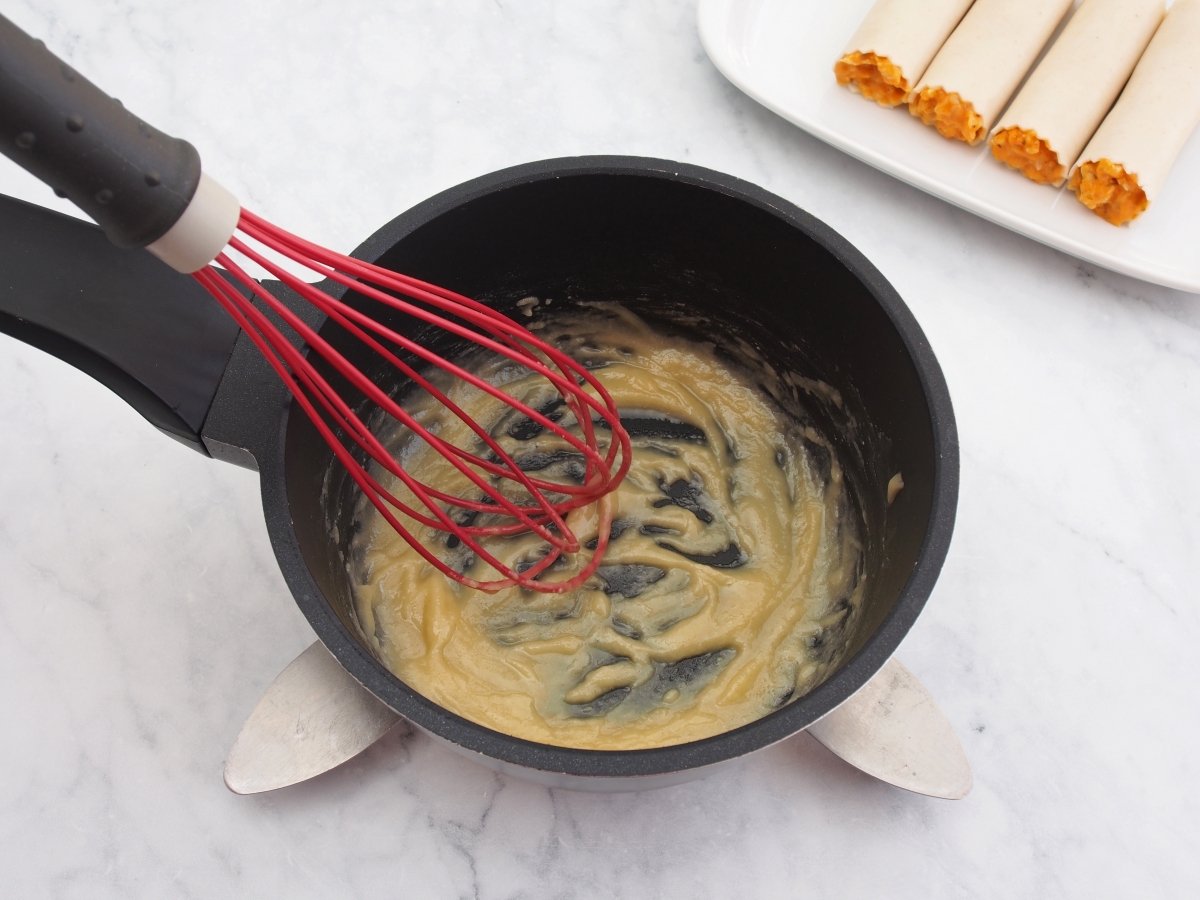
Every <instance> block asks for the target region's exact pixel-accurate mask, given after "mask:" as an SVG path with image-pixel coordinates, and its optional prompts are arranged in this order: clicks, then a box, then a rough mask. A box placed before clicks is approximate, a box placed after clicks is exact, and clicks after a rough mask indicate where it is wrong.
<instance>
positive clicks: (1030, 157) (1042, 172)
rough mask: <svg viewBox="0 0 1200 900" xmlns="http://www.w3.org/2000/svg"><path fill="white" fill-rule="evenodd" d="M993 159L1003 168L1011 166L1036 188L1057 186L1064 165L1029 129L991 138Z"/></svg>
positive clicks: (1014, 127) (1003, 133) (1008, 129)
mask: <svg viewBox="0 0 1200 900" xmlns="http://www.w3.org/2000/svg"><path fill="white" fill-rule="evenodd" d="M991 147H992V156H994V157H996V159H998V160H1000V162H1002V163H1004V164H1005V165H1006V166H1012V167H1013V168H1014V169H1016V170H1017V171H1018V172H1020V173H1021V174H1022V175H1024V176H1025V177H1026V178H1028V179H1029V180H1030V181H1036V182H1037V183H1038V184H1058V183H1059V182H1060V181H1062V179H1063V165H1062V163H1060V162H1059V161H1058V154H1057V153H1055V152H1054V151H1053V150H1051V149H1050V145H1049V144H1048V143H1047V142H1046V141H1044V140H1042V139H1041V138H1040V137H1038V136H1037V132H1036V131H1032V130H1031V129H1028V128H1017V127H1016V126H1013V127H1012V128H1005V129H1004V130H1003V131H1000V132H997V133H996V134H994V135H993V136H992V143H991Z"/></svg>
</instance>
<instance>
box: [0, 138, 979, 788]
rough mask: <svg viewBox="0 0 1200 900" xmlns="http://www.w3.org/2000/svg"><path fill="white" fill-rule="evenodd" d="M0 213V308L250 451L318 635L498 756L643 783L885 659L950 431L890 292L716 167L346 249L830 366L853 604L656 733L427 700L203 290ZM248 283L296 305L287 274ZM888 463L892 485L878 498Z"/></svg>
mask: <svg viewBox="0 0 1200 900" xmlns="http://www.w3.org/2000/svg"><path fill="white" fill-rule="evenodd" d="M0 233H2V239H0V258H2V259H3V272H4V279H3V281H2V282H0V330H2V331H4V332H6V333H8V334H10V335H13V336H15V337H17V338H20V339H21V340H24V341H26V342H28V343H30V344H33V345H35V346H38V347H40V348H42V349H44V350H46V351H48V352H50V353H53V354H54V355H56V356H58V357H60V358H61V359H64V360H66V361H67V362H70V363H72V364H73V365H75V366H77V367H79V368H80V369H82V370H84V371H85V372H87V373H88V374H90V375H92V376H93V377H95V378H97V379H99V380H100V381H102V382H103V383H105V384H106V385H108V386H109V387H110V388H112V389H113V390H114V391H116V392H117V393H118V394H120V395H121V396H122V397H123V398H124V399H126V400H127V401H128V402H129V403H130V405H132V406H133V407H134V408H135V409H137V410H138V411H139V412H140V413H142V415H144V416H145V417H146V418H147V419H148V420H149V421H150V422H151V423H153V424H154V425H155V426H157V427H158V428H159V429H161V430H162V431H163V432H165V433H167V434H169V435H171V436H172V437H174V438H176V439H178V440H180V441H183V442H185V443H187V444H189V445H190V446H192V447H194V448H195V449H196V450H198V451H199V452H201V453H204V454H207V455H210V456H212V457H213V458H215V459H221V460H226V461H229V462H233V463H236V464H238V465H242V466H246V467H249V468H254V469H257V470H258V471H259V473H260V475H261V480H262V496H263V507H264V511H265V514H266V520H267V526H268V530H269V533H270V536H271V542H272V544H273V546H274V549H275V554H276V556H277V558H278V560H279V566H280V568H281V570H282V571H283V575H284V577H285V578H286V580H287V583H288V585H289V587H290V588H291V590H292V592H293V594H294V595H295V598H296V602H297V604H299V606H300V608H301V610H303V612H304V614H305V616H307V617H308V620H309V622H311V623H312V626H313V628H314V630H315V631H316V632H317V634H318V635H319V637H320V639H321V640H322V641H323V642H324V643H325V645H326V646H327V647H328V648H329V650H330V651H331V652H332V653H333V655H334V656H335V657H336V658H337V659H338V660H339V661H340V662H341V664H342V665H343V666H345V668H346V669H347V670H348V671H349V672H350V673H351V674H352V675H353V676H354V677H355V678H356V679H358V680H359V681H360V682H361V683H362V684H363V685H364V686H365V687H367V688H368V689H369V690H370V691H371V692H373V693H374V694H375V695H376V696H378V697H379V698H380V699H382V700H383V701H384V702H385V703H387V705H388V706H390V707H391V708H393V709H394V710H395V711H396V712H397V713H399V714H400V715H402V716H404V717H405V718H407V719H409V720H410V721H412V722H413V723H415V724H417V725H418V726H420V727H421V728H423V729H425V730H426V731H428V732H430V733H432V734H434V735H436V736H438V737H440V738H442V739H444V740H445V741H447V742H448V743H450V744H451V745H453V746H455V747H457V748H460V749H462V750H464V751H466V752H468V753H469V754H471V755H474V756H477V757H478V758H480V759H482V760H483V761H484V762H485V763H486V764H488V765H491V766H493V767H495V768H498V769H501V770H507V771H512V772H514V773H516V774H519V775H522V776H524V777H532V778H534V779H536V780H540V781H543V782H545V783H550V784H558V785H566V786H573V787H595V786H597V785H601V786H609V787H630V786H637V787H642V786H647V787H648V786H652V785H657V784H662V783H669V782H671V781H674V780H681V779H683V778H685V777H689V776H691V775H692V774H695V773H696V772H697V770H700V769H702V768H705V767H708V766H712V765H714V764H717V763H720V762H723V761H726V760H730V759H733V758H736V757H739V756H741V755H742V754H745V753H748V752H750V751H753V750H757V749H759V748H761V747H765V746H767V745H769V744H772V743H774V742H776V741H778V740H781V739H783V738H786V737H788V736H789V735H792V734H795V733H796V732H798V731H800V730H802V729H804V728H806V727H807V726H808V725H810V724H812V723H813V722H815V721H816V720H817V719H818V718H820V717H821V716H823V715H824V714H825V713H827V712H829V711H830V710H831V709H833V708H834V707H835V706H837V705H838V704H839V703H841V702H842V701H843V700H845V699H846V698H848V697H849V696H850V695H851V694H852V693H854V691H856V690H857V689H858V688H859V687H861V686H862V685H863V684H865V683H866V682H867V681H868V680H869V679H870V678H871V676H872V675H873V674H874V673H875V672H876V671H877V670H878V669H879V667H880V666H881V665H882V664H883V663H884V662H885V661H886V660H887V658H888V657H889V656H890V655H891V653H892V652H893V651H894V650H895V649H896V647H897V645H898V644H899V643H900V640H901V639H902V638H903V637H904V635H905V633H906V632H907V631H908V629H909V628H910V627H911V626H912V624H913V622H914V620H915V619H916V617H917V614H918V613H919V612H920V610H921V608H922V606H923V605H924V603H925V601H926V598H927V597H928V596H929V593H930V591H931V589H932V588H933V585H934V582H935V580H936V578H937V574H938V571H939V569H940V568H941V565H942V561H943V559H944V557H945V554H946V551H947V548H948V546H949V542H950V534H951V530H952V527H953V523H954V514H955V503H956V499H957V491H958V443H957V435H956V431H955V425H954V417H953V413H952V410H951V405H950V399H949V395H948V393H947V390H946V385H945V383H944V381H943V378H942V375H941V371H940V369H939V367H938V364H937V362H936V360H935V358H934V355H933V353H932V351H931V350H930V348H929V345H928V343H927V342H926V340H925V337H924V335H923V334H922V333H921V330H920V328H919V327H918V325H917V323H916V321H915V320H914V319H913V317H912V315H911V314H910V312H909V311H908V309H907V308H906V307H905V305H904V303H903V302H902V301H901V299H900V298H899V296H897V294H896V292H895V290H893V288H892V287H891V286H890V285H889V284H888V283H887V281H886V280H885V279H884V278H883V277H882V276H881V275H880V274H879V272H878V271H876V269H875V268H874V267H873V266H872V265H871V264H870V263H869V262H868V261H867V260H866V259H865V258H864V257H863V256H862V255H861V254H860V253H858V252H857V251H856V250H855V249H854V248H853V247H851V246H850V245H849V244H848V243H847V242H846V241H845V240H844V239H842V238H841V237H840V236H839V235H837V234H836V233H835V232H833V231H832V230H831V229H830V228H829V227H827V226H826V225H824V224H822V223H821V222H819V221H817V220H816V219H814V218H813V217H811V216H809V215H808V214H806V213H804V212H802V211H801V210H799V209H797V208H796V207H795V206H793V205H791V204H789V203H787V202H785V201H784V200H781V199H780V198H778V197H775V196H772V195H771V194H769V193H767V192H765V191H763V190H760V189H758V188H756V187H754V186H752V185H749V184H747V183H745V182H742V181H739V180H737V179H735V178H731V177H729V176H725V175H721V174H718V173H715V172H711V171H707V170H705V169H700V168H696V167H694V166H685V165H680V164H676V163H670V162H664V161H660V160H651V159H637V158H627V157H584V158H577V159H558V160H550V161H545V162H536V163H531V164H528V165H523V166H518V167H516V168H512V169H507V170H505V171H502V172H498V173H496V174H492V175H487V176H484V177H482V178H479V179H476V180H474V181H471V182H468V183H466V184H463V185H460V186H459V187H456V188H453V189H451V190H449V191H446V192H444V193H442V194H439V195H438V196H436V197H434V198H432V199H430V200H427V201H426V202H424V203H422V204H420V205H419V206H417V207H416V208H414V209H412V210H410V211H409V212H407V213H405V214H403V215H401V216H399V217H398V218H396V219H395V220H393V221H392V222H389V223H388V224H387V225H385V226H384V227H383V228H381V229H380V230H379V231H378V232H376V233H375V234H374V235H373V236H372V237H370V238H369V239H368V240H367V241H366V242H365V243H364V244H363V245H362V246H361V247H359V248H358V250H357V251H355V254H354V255H355V256H358V257H360V258H362V259H366V260H370V261H373V262H377V263H380V264H382V265H384V266H387V267H389V268H393V269H396V270H398V271H401V272H404V273H406V274H410V275H414V276H418V277H421V278H424V279H427V280H429V281H431V282H434V283H437V284H442V285H445V286H447V287H450V288H453V289H454V290H457V291H461V292H463V293H465V294H468V295H472V296H476V297H478V298H480V299H482V300H484V301H486V302H489V303H492V304H495V305H496V306H498V307H500V308H502V309H504V310H505V311H511V312H517V308H516V302H517V301H518V300H520V299H521V298H523V297H527V296H529V295H535V296H538V297H544V298H555V299H556V300H557V301H559V302H561V303H570V302H574V301H595V302H607V301H614V300H616V301H622V302H624V303H626V304H627V305H629V306H631V307H633V308H634V309H635V310H637V311H639V312H640V313H642V314H643V315H644V316H645V317H646V318H648V319H649V320H651V321H654V322H660V323H662V325H663V327H664V328H683V327H685V326H684V325H683V324H681V323H682V322H683V321H684V320H687V321H690V322H692V323H693V324H692V325H691V326H688V327H692V328H698V329H699V330H701V331H702V332H703V333H705V334H707V335H708V336H709V337H710V338H712V339H713V340H714V341H715V342H716V344H717V346H718V349H720V348H722V347H726V346H732V345H733V343H735V342H736V343H737V344H738V346H742V347H745V346H750V347H753V348H754V349H755V350H756V352H757V353H759V354H760V355H761V356H762V357H763V358H764V359H765V360H766V361H767V363H768V365H769V367H770V368H772V369H773V370H774V371H775V372H776V373H791V374H793V375H796V376H799V377H800V378H799V379H791V380H792V381H793V382H794V383H796V384H805V383H809V382H805V381H803V380H802V379H811V380H813V381H819V382H823V383H826V384H828V385H831V386H832V387H834V388H836V389H837V391H838V400H839V403H840V404H841V408H837V409H835V408H834V406H835V404H833V403H831V402H826V401H828V399H829V398H828V397H826V398H825V400H822V399H821V397H818V396H816V395H814V396H811V397H809V398H807V399H808V401H809V408H810V409H811V411H812V413H813V415H814V416H816V417H817V418H818V419H823V420H824V421H823V422H822V423H821V424H823V425H824V426H825V427H826V429H827V430H828V431H829V432H830V433H833V434H835V435H836V436H837V438H836V439H837V442H838V443H839V445H840V449H841V451H842V456H843V457H844V461H845V462H846V464H847V466H848V468H849V470H850V474H851V484H852V488H853V491H854V494H855V500H856V504H857V505H858V507H859V508H860V510H861V513H862V516H863V518H864V519H865V523H866V533H867V536H868V540H867V544H868V552H867V555H866V558H867V570H868V571H867V575H868V579H869V581H868V584H869V586H870V588H869V594H868V603H867V608H866V615H865V622H864V624H863V627H862V628H860V630H859V632H858V635H857V637H856V638H855V640H854V643H853V645H852V647H851V652H850V653H849V654H848V655H847V658H846V661H845V663H844V664H843V665H842V666H841V667H840V668H839V669H838V670H837V671H836V672H835V673H834V674H833V675H832V676H831V677H830V678H829V679H828V680H827V681H826V682H825V683H824V684H822V685H821V686H820V687H818V688H817V689H816V690H814V691H812V692H811V693H810V694H808V695H807V696H805V697H802V698H800V699H798V700H796V701H794V702H792V703H790V704H788V705H786V706H783V707H781V708H780V709H778V710H776V711H775V712H773V713H771V714H770V715H768V716H766V717H765V718H763V719H760V720H759V721H757V722H754V723H752V724H749V725H746V726H744V727H741V728H738V729H736V730H734V731H730V732H728V733H726V734H723V735H720V736H717V737H714V738H710V739H707V740H703V741H697V742H695V743H691V744H685V745H680V746H675V747H667V748H662V749H654V750H640V751H591V750H573V749H563V748H559V747H552V746H546V745H541V744H535V743H531V742H528V741H523V740H518V739H516V738H513V737H510V736H508V735H504V734H500V733H497V732H494V731H491V730H489V729H486V728H483V727H481V726H478V725H475V724H473V723H472V722H469V721H466V720H464V719H462V718H460V717H458V716H456V715H454V714H453V713H450V712H448V711H447V710H445V709H443V708H441V707H440V706H438V705H436V704H434V703H432V702H430V701H429V700H426V699H425V698H424V697H422V696H420V695H418V694H417V693H415V692H414V691H413V690H411V689H410V688H409V687H408V686H407V685H405V684H404V683H403V682H402V681H400V680H399V679H397V678H396V677H395V676H393V675H392V674H390V673H389V672H388V671H387V670H386V669H385V668H384V667H383V666H382V665H381V664H380V663H379V662H378V661H377V660H376V659H375V657H374V656H373V655H372V653H371V651H370V650H369V649H368V647H367V645H366V644H365V643H364V641H363V640H362V638H361V637H360V634H359V631H358V627H357V625H356V623H355V618H354V613H353V603H352V596H351V584H350V578H351V576H350V575H349V574H348V572H347V566H346V554H347V541H348V540H349V537H350V535H351V534H352V528H353V522H352V521H351V519H352V510H353V507H354V502H353V499H354V498H353V495H352V487H353V486H352V484H350V482H349V479H346V478H343V477H340V476H339V473H338V471H337V470H336V469H334V468H332V467H331V454H330V452H329V451H328V449H327V448H326V445H325V444H324V443H323V442H322V441H321V440H320V439H319V437H318V436H317V434H316V432H315V430H314V429H313V428H312V427H311V425H310V424H309V422H308V421H307V419H305V418H304V416H303V415H301V414H299V413H297V414H296V415H293V414H292V409H291V406H290V402H289V398H288V396H287V394H286V392H285V390H284V389H283V387H282V386H281V385H280V383H279V382H278V381H277V380H276V378H275V376H274V375H273V374H272V373H271V372H270V370H269V369H268V368H267V367H266V365H265V364H264V363H263V362H262V361H261V360H260V359H259V357H258V356H257V355H256V352H255V350H254V349H253V347H252V346H251V345H250V344H249V342H248V341H247V340H246V339H245V338H244V337H242V336H240V335H239V332H238V330H237V328H236V327H235V326H233V325H232V324H231V323H230V322H229V321H228V320H227V319H226V317H225V315H224V313H223V312H222V311H221V310H220V309H219V308H218V307H217V305H216V304H215V303H214V302H213V301H212V300H211V299H210V298H209V297H208V296H207V294H205V293H204V292H203V291H202V290H201V289H200V288H199V287H198V286H196V285H195V284H194V283H193V282H192V281H191V280H190V279H188V278H186V277H184V276H180V275H177V274H175V273H174V272H171V271H170V270H168V269H167V268H166V267H164V266H163V265H161V264H160V263H159V262H158V261H156V260H155V259H153V258H152V257H151V256H150V255H149V254H146V253H141V252H136V251H135V252H129V251H121V250H117V249H115V248H114V247H112V246H111V245H110V244H109V243H108V241H107V240H106V239H105V238H104V237H103V235H102V234H101V233H100V231H99V230H98V229H95V228H93V227H92V226H90V225H86V224H83V223H81V222H78V221H76V220H74V219H70V218H67V217H64V216H60V215H58V214H55V213H51V212H48V211H46V210H43V209H40V208H38V207H35V206H30V205H28V204H24V203H21V202H20V201H16V200H11V199H7V198H4V199H3V202H2V203H0ZM267 286H268V287H269V288H270V290H271V291H272V292H273V293H275V294H276V295H277V296H280V297H282V298H284V299H285V301H289V302H290V301H295V302H293V304H292V305H293V307H294V308H295V309H297V310H298V311H302V312H303V313H304V314H305V315H306V316H309V317H310V321H311V317H313V316H314V313H312V312H311V311H310V310H309V309H308V308H307V307H306V306H305V305H304V304H303V303H301V302H299V301H298V300H297V299H296V298H294V297H291V296H290V295H289V292H288V290H287V289H285V288H284V287H283V286H281V285H279V284H278V283H267ZM323 289H324V290H326V291H328V292H329V293H331V294H334V295H338V296H340V295H342V294H343V293H344V290H343V289H342V288H340V287H338V286H337V285H334V284H326V285H324V286H323ZM351 299H352V298H351ZM696 321H698V322H699V325H697V324H695V322H696ZM351 352H353V351H351ZM786 380H788V379H785V381H786ZM830 396H832V395H830ZM897 472H899V473H901V474H902V476H903V480H904V485H905V486H904V489H903V491H902V492H901V494H900V496H899V497H898V498H897V499H896V501H895V503H894V504H893V505H892V506H890V507H888V506H887V504H886V492H887V483H888V480H889V479H890V478H891V477H892V475H894V474H895V473H897ZM331 535H337V537H336V538H334V537H331Z"/></svg>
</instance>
